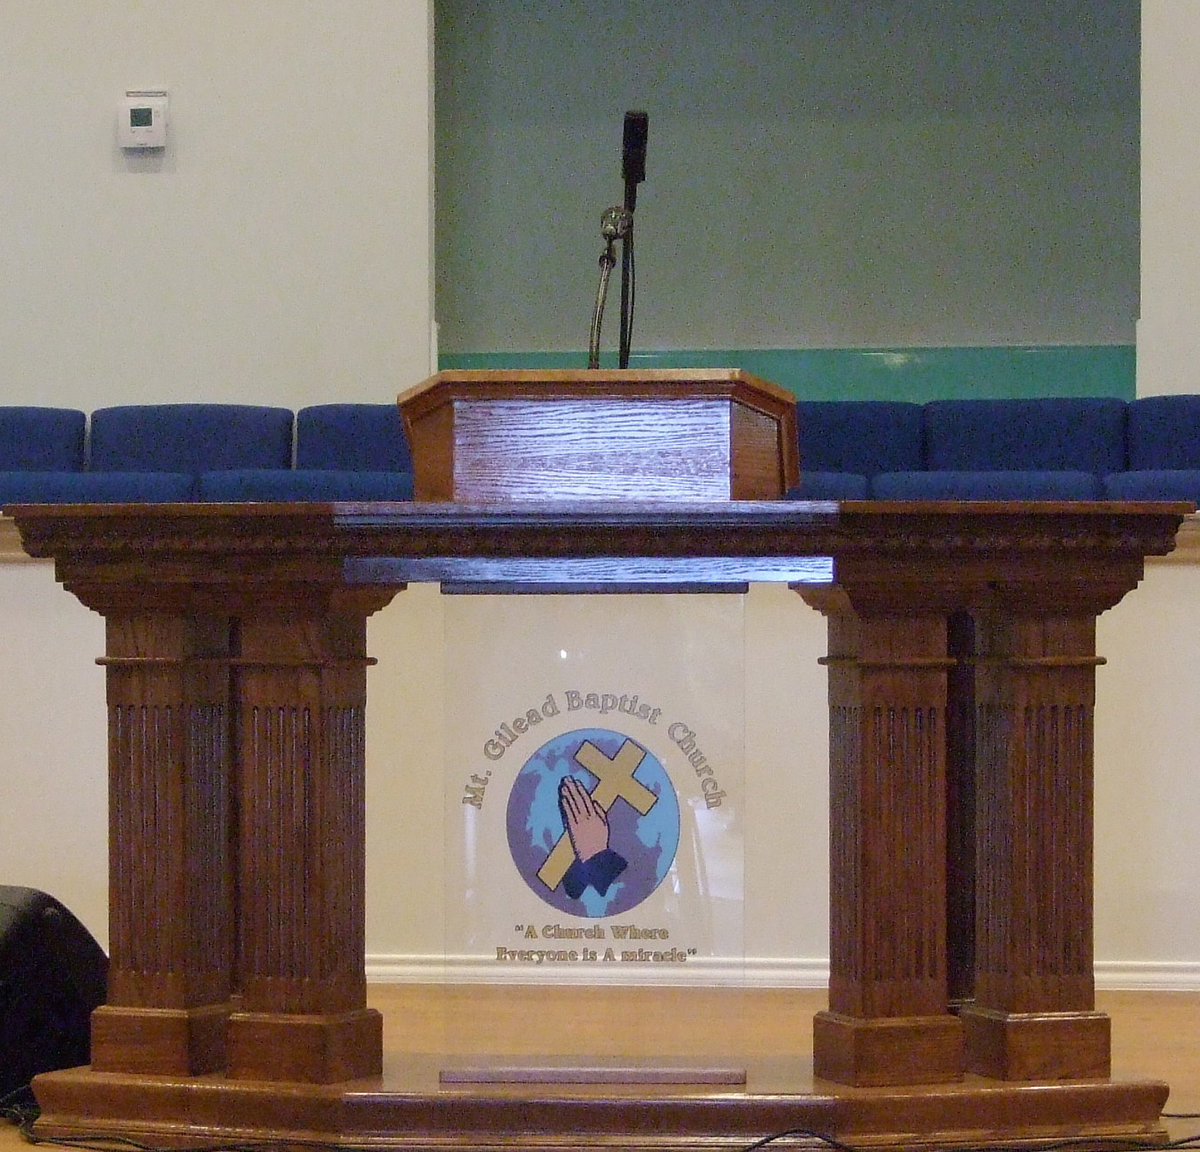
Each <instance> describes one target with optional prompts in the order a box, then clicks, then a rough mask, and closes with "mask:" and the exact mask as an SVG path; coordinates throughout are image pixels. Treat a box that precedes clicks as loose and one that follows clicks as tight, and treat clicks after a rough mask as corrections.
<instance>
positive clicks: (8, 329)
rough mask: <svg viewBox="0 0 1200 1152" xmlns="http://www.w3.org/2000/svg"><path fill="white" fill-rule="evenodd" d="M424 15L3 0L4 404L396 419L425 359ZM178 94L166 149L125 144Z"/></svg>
mask: <svg viewBox="0 0 1200 1152" xmlns="http://www.w3.org/2000/svg"><path fill="white" fill-rule="evenodd" d="M429 25H430V8H429V4H428V3H427V0H353V2H352V3H348V2H347V0H171V2H170V3H145V2H142V0H137V2H128V3H113V2H112V0H70V2H69V3H62V4H46V3H44V2H43V0H4V3H3V4H0V109H3V113H2V114H0V155H3V156H4V176H3V179H0V252H3V254H4V286H3V288H2V289H0V401H2V402H4V403H14V402H24V403H42V404H59V405H66V406H69V407H78V408H84V409H88V410H90V409H92V408H95V407H99V406H101V405H104V404H117V403H128V402H138V401H149V400H154V401H171V400H214V401H216V400H220V401H245V402H258V403H278V404H283V405H285V406H291V407H299V406H301V405H303V404H309V403H317V402H322V401H330V400H387V399H389V398H391V397H393V396H394V395H395V394H396V393H397V392H398V391H399V390H400V389H401V388H404V387H407V386H409V385H411V384H413V383H416V382H418V381H419V380H421V379H423V378H424V377H425V375H426V374H427V369H428V367H429V364H430V347H429V344H430V327H431V317H432V275H431V259H432V257H431V248H432V245H431V238H430V233H431V207H432V196H431V176H430V172H431V165H430V147H431V144H430V141H431V132H430V121H431V99H432V98H431V82H432V81H431V69H432V65H431V60H430V54H431V38H430V28H429ZM157 86H165V87H167V88H168V89H169V90H170V96H171V104H170V142H169V144H168V147H167V149H166V151H165V154H158V155H154V154H133V155H127V154H125V153H123V152H121V150H120V149H119V148H117V146H116V141H115V116H116V108H117V101H118V99H119V98H120V97H121V96H122V95H123V94H124V92H125V90H126V89H127V88H145V87H157Z"/></svg>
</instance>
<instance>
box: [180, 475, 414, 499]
mask: <svg viewBox="0 0 1200 1152" xmlns="http://www.w3.org/2000/svg"><path fill="white" fill-rule="evenodd" d="M412 495H413V479H412V474H411V473H409V472H367V471H363V472H355V471H350V470H345V471H342V470H338V469H332V468H330V469H317V468H299V469H296V470H295V471H288V472H285V471H282V470H280V469H268V468H244V469H240V468H231V469H225V470H224V471H221V472H205V473H203V474H202V475H201V476H200V478H199V480H198V481H197V484H196V499H197V500H204V501H208V502H212V503H219V502H221V501H230V500H234V501H278V500H312V501H316V502H318V503H325V502H329V501H335V500H411V499H412Z"/></svg>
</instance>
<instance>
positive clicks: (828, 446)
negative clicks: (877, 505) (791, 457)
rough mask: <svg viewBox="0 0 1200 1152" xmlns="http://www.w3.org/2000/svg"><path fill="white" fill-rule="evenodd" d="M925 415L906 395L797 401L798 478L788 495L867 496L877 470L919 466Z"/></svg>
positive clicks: (800, 497)
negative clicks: (899, 397)
mask: <svg viewBox="0 0 1200 1152" xmlns="http://www.w3.org/2000/svg"><path fill="white" fill-rule="evenodd" d="M921 416H922V409H921V405H920V404H911V403H908V402H907V401H903V400H801V401H799V402H798V403H797V404H796V425H797V430H798V433H799V446H800V483H799V484H798V485H797V486H796V487H795V488H793V489H791V491H789V492H788V493H787V498H788V499H789V500H863V499H866V497H867V493H868V490H869V484H870V478H871V477H872V476H874V475H875V474H876V473H879V472H898V471H907V470H910V469H912V470H916V469H919V468H920V467H921Z"/></svg>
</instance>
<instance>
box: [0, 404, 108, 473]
mask: <svg viewBox="0 0 1200 1152" xmlns="http://www.w3.org/2000/svg"><path fill="white" fill-rule="evenodd" d="M86 428H87V417H86V416H85V415H84V414H83V413H82V412H79V411H76V410H75V409H73V408H38V407H27V406H20V405H14V406H11V407H0V470H3V471H5V472H82V471H83V462H84V454H83V452H84V448H83V445H84V432H85V430H86Z"/></svg>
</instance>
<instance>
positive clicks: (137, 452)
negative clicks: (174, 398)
mask: <svg viewBox="0 0 1200 1152" xmlns="http://www.w3.org/2000/svg"><path fill="white" fill-rule="evenodd" d="M292 427H293V416H292V413H291V411H290V409H287V408H272V407H265V406H259V405H252V404H131V405H122V406H120V407H115V408H98V409H97V410H96V411H95V412H93V413H92V428H91V451H90V468H91V474H92V475H93V476H100V475H107V476H108V479H107V480H105V481H104V482H103V483H105V484H107V485H111V486H116V487H120V486H121V485H126V486H128V487H129V488H130V489H131V490H132V491H133V492H141V493H143V494H142V495H140V496H136V495H131V496H128V497H126V498H127V499H131V500H132V499H144V500H179V499H183V500H187V499H194V498H195V496H196V489H197V487H198V484H199V479H200V477H201V476H202V475H204V474H206V473H211V472H215V471H225V470H227V469H245V468H263V469H272V470H282V471H286V470H288V469H289V468H290V467H291V463H292ZM118 477H123V478H124V479H118ZM97 483H99V481H97Z"/></svg>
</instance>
